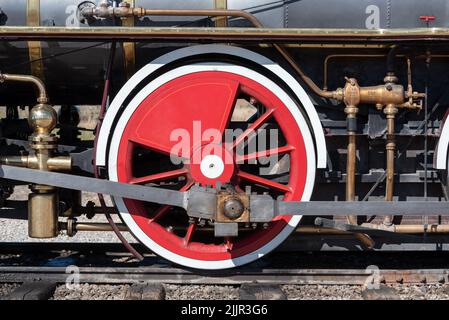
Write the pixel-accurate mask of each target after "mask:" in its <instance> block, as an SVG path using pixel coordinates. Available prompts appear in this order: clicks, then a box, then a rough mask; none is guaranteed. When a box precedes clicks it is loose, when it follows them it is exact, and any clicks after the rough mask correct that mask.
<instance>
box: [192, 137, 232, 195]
mask: <svg viewBox="0 0 449 320" xmlns="http://www.w3.org/2000/svg"><path fill="white" fill-rule="evenodd" d="M234 170H235V164H234V159H233V157H232V155H231V154H230V153H229V151H227V150H226V149H225V148H224V147H223V146H220V145H212V144H209V145H205V146H202V147H201V148H199V149H197V150H196V151H194V152H193V156H192V158H191V159H190V173H191V175H192V178H193V179H194V180H195V181H196V182H198V183H200V184H203V185H213V186H215V185H216V184H217V182H220V183H222V184H224V183H228V182H230V180H231V178H232V176H233V175H234Z"/></svg>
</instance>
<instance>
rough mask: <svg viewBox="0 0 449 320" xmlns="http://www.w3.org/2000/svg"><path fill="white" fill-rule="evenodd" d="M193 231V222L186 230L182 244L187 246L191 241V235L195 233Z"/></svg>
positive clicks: (194, 225)
mask: <svg viewBox="0 0 449 320" xmlns="http://www.w3.org/2000/svg"><path fill="white" fill-rule="evenodd" d="M195 230H196V223H195V222H194V223H191V224H190V225H189V227H188V228H187V232H186V235H185V237H184V243H185V244H186V245H188V244H189V242H190V240H192V236H193V233H194V232H195Z"/></svg>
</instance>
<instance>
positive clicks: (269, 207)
mask: <svg viewBox="0 0 449 320" xmlns="http://www.w3.org/2000/svg"><path fill="white" fill-rule="evenodd" d="M0 178H3V179H9V180H16V181H23V182H28V183H36V184H42V185H50V186H54V187H59V188H65V189H73V190H79V191H86V192H95V193H103V194H109V195H111V196H113V197H121V198H128V199H135V200H141V201H147V202H153V203H157V204H162V205H171V206H175V207H180V208H183V209H186V210H187V213H188V215H189V216H191V217H196V218H201V219H213V220H215V221H217V217H220V214H222V213H223V212H220V210H224V215H225V216H227V217H234V218H230V219H228V220H226V221H224V222H242V220H239V219H240V218H241V217H240V216H239V215H238V214H237V215H236V213H238V210H237V212H236V209H238V208H239V204H240V205H241V204H242V203H246V205H245V206H243V207H242V209H243V210H246V211H247V212H248V213H249V214H248V220H246V221H245V222H254V223H264V222H270V221H272V220H273V218H275V217H276V216H279V215H282V216H285V215H301V216H323V215H324V216H326V215H327V216H332V215H333V216H346V215H347V214H348V212H357V215H360V216H368V215H378V214H379V213H388V214H395V215H403V216H432V215H449V203H448V202H438V201H400V202H397V201H396V202H383V201H364V202H344V201H310V202H298V201H296V202H295V201H292V202H286V201H282V200H275V199H273V198H271V197H270V196H269V195H252V194H250V193H236V194H230V193H227V192H224V191H221V190H217V189H212V188H201V187H198V186H195V187H193V188H192V189H190V190H189V191H187V192H180V191H174V190H167V189H161V188H156V187H147V186H140V185H131V184H125V183H119V182H113V181H108V180H101V179H96V178H88V177H82V176H76V175H72V174H65V173H57V172H43V171H40V170H35V169H28V168H20V167H13V166H7V165H1V166H0ZM220 204H224V205H220ZM227 204H229V205H227ZM223 208H224V209H223ZM226 210H228V212H227V211H226ZM230 213H232V215H231V214H230ZM233 219H235V220H233ZM219 222H220V221H219Z"/></svg>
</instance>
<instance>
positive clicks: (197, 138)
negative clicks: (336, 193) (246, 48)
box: [110, 66, 315, 269]
mask: <svg viewBox="0 0 449 320" xmlns="http://www.w3.org/2000/svg"><path fill="white" fill-rule="evenodd" d="M234 67H235V66H234ZM205 68H206V70H205V71H198V72H191V73H186V74H183V75H180V76H177V77H174V78H173V79H171V80H169V81H167V82H164V83H163V84H162V85H160V86H159V87H157V88H156V89H154V90H152V91H151V92H150V93H148V95H147V96H146V97H145V98H144V99H143V100H142V101H141V102H140V103H139V104H138V105H136V108H135V110H134V111H133V112H132V113H130V115H129V117H128V118H127V119H126V120H124V124H126V125H124V127H123V128H116V129H115V132H114V135H117V137H120V138H119V143H118V146H117V154H116V155H115V154H114V155H112V159H113V162H114V169H115V170H116V175H117V180H118V181H120V182H125V183H132V184H141V185H152V186H158V187H161V188H171V189H177V190H181V191H186V190H188V189H189V188H191V187H192V186H193V185H195V184H199V185H202V186H208V185H212V186H216V185H217V183H218V182H219V183H220V185H222V186H226V187H227V188H231V189H233V190H235V191H236V192H244V191H243V190H245V188H247V186H250V187H251V189H252V191H253V192H258V193H259V192H260V193H262V192H264V193H268V194H270V195H272V196H273V197H278V196H283V197H284V198H285V200H301V199H302V196H303V193H304V190H305V188H306V187H308V188H309V187H310V185H309V184H310V172H309V171H308V170H310V167H311V163H308V162H309V161H312V162H314V161H315V158H314V154H313V156H312V155H311V154H310V153H311V152H312V153H313V152H314V151H311V149H310V143H309V140H310V137H309V135H310V132H306V136H307V137H308V138H309V140H307V139H304V130H308V128H307V127H305V126H304V123H305V121H303V122H304V123H302V122H301V123H299V121H298V117H300V118H301V119H303V117H302V115H301V113H300V111H299V109H298V106H297V105H295V108H296V110H295V111H292V106H291V105H286V103H285V98H283V100H282V99H281V98H280V97H279V96H278V95H277V94H275V93H274V92H273V90H270V89H268V88H267V87H266V86H264V85H263V84H262V83H260V82H259V81H258V80H259V78H253V77H252V78H250V77H248V75H247V74H245V73H244V72H242V73H243V74H238V73H237V72H235V70H234V69H232V70H233V71H232V72H227V71H224V70H225V69H224V70H216V68H215V69H212V70H207V67H205ZM237 68H240V69H241V70H249V69H246V68H244V67H237ZM251 72H252V73H254V74H257V73H256V72H254V71H252V70H251ZM252 73H251V74H252ZM260 77H263V76H262V75H260ZM273 85H274V84H273ZM277 88H279V87H277ZM279 89H280V88H279ZM242 105H243V106H244V107H246V109H245V108H243V109H244V112H247V113H248V114H249V115H248V116H247V117H246V118H245V117H243V118H242V117H241V116H240V118H241V119H237V118H238V117H239V115H238V112H239V111H236V110H240V111H241V110H243V109H242ZM245 110H246V111H245ZM117 127H120V126H117ZM304 128H306V129H304ZM261 132H265V133H266V135H265V137H266V136H269V137H270V138H271V140H274V139H277V141H269V140H270V139H265V140H264V141H269V142H267V143H265V144H264V145H262V146H261V144H260V143H258V144H257V143H256V144H257V146H258V148H257V149H255V150H254V148H251V147H250V145H251V141H252V139H255V140H257V141H260V135H261V134H262V133H261ZM267 132H268V133H267ZM270 132H274V133H276V136H275V138H273V136H270V134H271V133H270ZM265 133H264V134H265ZM274 142H275V147H271V146H272V145H273V143H274ZM307 144H309V145H307ZM252 145H254V144H252ZM312 149H313V146H312ZM272 159H275V163H274V164H273V163H272V162H270V163H269V166H267V165H266V163H267V160H272ZM115 163H116V164H115ZM261 163H262V164H261ZM312 165H313V166H314V165H315V164H314V163H313V164H312ZM110 167H111V166H110ZM271 167H273V168H274V169H273V168H271ZM279 167H284V168H287V169H286V170H285V169H284V171H283V172H279ZM270 168H271V169H270ZM270 170H271V172H270ZM276 170H278V171H276ZM116 203H118V202H117V201H116ZM120 203H121V205H120ZM118 207H119V210H120V211H121V215H122V217H123V218H124V220H125V222H126V223H127V224H128V226H130V225H132V227H131V226H130V229H131V231H132V232H133V233H134V235H135V236H136V237H137V238H138V239H139V240H141V241H142V242H144V243H145V244H147V246H148V247H150V249H153V250H154V251H155V252H157V253H159V254H161V255H162V256H164V257H166V258H168V259H170V260H172V261H174V262H176V263H179V264H183V265H186V266H190V267H198V268H205V269H220V268H228V267H232V266H236V265H241V264H243V263H247V262H249V261H253V260H255V259H257V258H259V257H260V256H262V255H263V254H265V253H267V252H268V251H271V250H272V249H274V247H275V246H277V245H278V244H279V243H278V242H279V241H278V240H279V239H277V238H279V237H280V235H281V234H282V233H284V235H282V240H283V239H285V237H286V236H287V235H288V234H289V233H290V232H291V231H292V230H294V227H295V226H296V224H297V223H298V222H299V220H298V219H297V218H298V217H294V218H292V217H288V216H282V217H278V218H277V219H275V220H274V221H272V222H270V223H269V224H268V225H257V226H242V230H241V232H240V233H239V236H238V237H235V238H230V237H227V238H216V237H214V235H213V230H212V231H211V229H212V228H211V227H212V226H213V222H212V221H201V220H198V219H191V218H190V219H189V217H188V216H187V214H186V212H185V211H183V210H181V209H178V208H172V207H170V206H158V205H156V204H151V203H145V202H142V201H136V200H130V199H120V201H119V204H118ZM146 240H148V241H146Z"/></svg>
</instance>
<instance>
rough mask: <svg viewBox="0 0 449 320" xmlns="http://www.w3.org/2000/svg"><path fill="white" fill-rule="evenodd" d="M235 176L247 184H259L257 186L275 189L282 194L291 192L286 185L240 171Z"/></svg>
mask: <svg viewBox="0 0 449 320" xmlns="http://www.w3.org/2000/svg"><path fill="white" fill-rule="evenodd" d="M237 175H238V176H239V177H240V178H242V179H244V180H246V181H249V182H252V183H255V184H259V185H262V186H265V187H268V188H270V189H275V190H278V191H282V192H291V191H292V190H291V187H289V186H287V185H284V184H282V183H279V182H275V181H271V180H269V179H265V178H262V177H259V176H256V175H253V174H250V173H247V172H243V171H240V172H238V173H237Z"/></svg>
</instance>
